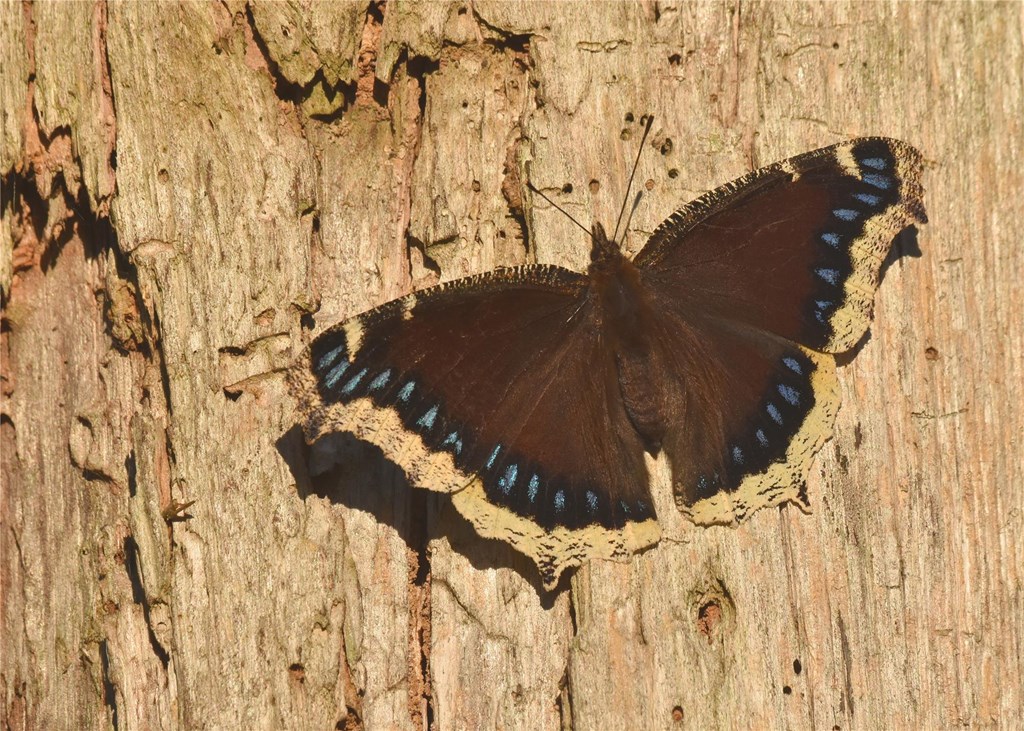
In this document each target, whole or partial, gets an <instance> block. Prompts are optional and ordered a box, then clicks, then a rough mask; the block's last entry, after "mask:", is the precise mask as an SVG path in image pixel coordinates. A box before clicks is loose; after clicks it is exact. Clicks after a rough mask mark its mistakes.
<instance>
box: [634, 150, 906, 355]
mask: <svg viewBox="0 0 1024 731" xmlns="http://www.w3.org/2000/svg"><path fill="white" fill-rule="evenodd" d="M921 169H922V160H921V154H920V153H919V152H918V151H917V150H915V149H914V148H913V147H911V146H910V145H908V144H906V143H904V142H900V141H899V140H892V139H885V138H880V137H866V138H861V139H855V140H850V141H848V142H843V143H840V144H837V145H832V146H831V147H826V148H822V149H820V150H814V151H812V152H807V153H804V154H802V155H798V156H796V157H792V158H790V159H788V160H783V161H781V162H777V163H775V164H773V165H769V166H767V167H764V168H761V169H760V170H755V171H753V172H751V173H749V174H747V175H745V176H743V177H742V178H739V179H738V180H734V181H732V182H730V183H727V184H726V185H723V186H721V187H719V188H717V189H716V190H713V191H711V192H709V193H706V194H705V195H703V196H701V197H700V198H698V199H697V200H695V201H692V202H691V203H688V204H687V205H686V206H684V207H683V208H681V209H680V210H679V211H677V212H676V213H674V214H672V216H670V217H669V218H668V219H667V220H665V222H664V223H662V224H661V225H660V226H658V228H657V229H656V230H655V231H654V233H653V234H652V235H651V238H650V239H649V240H648V242H647V244H646V245H645V246H644V248H643V249H642V250H641V251H640V253H639V254H638V255H637V256H636V258H635V259H634V261H633V263H634V264H635V265H636V266H637V267H638V268H640V269H641V270H642V271H643V273H644V278H645V280H646V281H647V282H648V283H650V284H651V286H652V287H660V288H662V289H663V290H665V291H666V292H670V293H673V295H674V296H675V297H677V298H682V299H686V300H688V306H689V307H690V308H691V309H695V310H697V309H699V310H702V311H706V312H712V313H714V314H715V315H717V316H718V317H720V318H722V319H731V320H736V321H739V322H743V323H746V324H748V325H751V326H753V327H757V328H762V329H764V330H768V331H770V332H773V333H775V334H777V335H781V336H783V337H785V338H788V339H789V340H792V341H794V342H798V343H801V344H802V345H804V346H807V347H810V348H813V349H815V350H818V351H821V352H828V353H839V352H843V351H845V350H849V349H850V348H852V347H853V346H854V345H856V343H857V341H858V340H859V339H860V338H861V337H862V336H863V334H864V332H865V331H866V330H867V328H868V325H869V324H870V321H871V313H872V307H873V301H874V295H875V290H876V288H877V287H878V280H879V272H880V270H881V266H882V262H883V260H884V259H885V257H886V255H887V253H888V251H889V249H890V247H891V245H892V242H893V239H894V237H895V236H896V235H897V234H898V233H899V232H900V231H901V230H903V229H904V228H906V227H907V226H910V225H912V224H914V223H923V222H925V220H926V218H925V213H924V204H923V202H922V196H923V192H922V188H921V181H920V178H921Z"/></svg>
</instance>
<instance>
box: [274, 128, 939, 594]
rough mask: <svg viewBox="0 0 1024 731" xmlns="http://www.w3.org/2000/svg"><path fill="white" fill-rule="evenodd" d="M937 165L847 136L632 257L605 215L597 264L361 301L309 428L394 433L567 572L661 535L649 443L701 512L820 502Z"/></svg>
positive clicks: (320, 363) (434, 472)
mask: <svg viewBox="0 0 1024 731" xmlns="http://www.w3.org/2000/svg"><path fill="white" fill-rule="evenodd" d="M649 129H650V121H648V130H649ZM641 146H642V144H641ZM921 169H922V161H921V155H920V153H918V152H917V151H916V150H915V149H914V148H913V147H911V146H910V145H908V144H906V143H903V142H900V141H898V140H893V139H885V138H878V137H867V138H860V139H854V140H850V141H847V142H842V143H840V144H836V145H833V146H831V147H825V148H823V149H819V150H815V151H812V152H807V153H805V154H802V155H798V156H796V157H792V158H789V159H787V160H783V161H781V162H777V163H775V164H773V165H769V166H767V167H764V168H761V169H759V170H755V171H753V172H751V173H749V174H747V175H745V176H743V177H741V178H739V179H738V180H734V181H732V182H730V183H726V184H725V185H723V186H722V187H720V188H717V189H715V190H712V191H710V192H708V193H706V194H704V195H702V196H700V197H699V198H697V199H696V200H694V201H692V202H690V203H688V204H686V205H685V206H683V207H682V208H680V209H679V210H678V211H676V212H675V213H673V214H672V215H671V216H669V217H668V218H667V219H666V220H665V221H664V222H663V223H662V224H661V225H659V226H658V227H657V228H656V229H655V231H654V232H653V234H652V235H651V237H650V238H649V240H648V241H647V243H646V244H645V246H644V247H643V248H642V250H641V251H640V252H639V253H638V254H637V255H636V256H635V257H634V258H633V259H632V260H630V259H628V258H627V257H626V256H624V255H623V253H622V252H621V250H620V245H619V243H618V242H616V241H615V235H614V234H613V235H612V237H609V236H608V235H607V234H606V232H605V230H604V229H603V228H602V227H601V225H600V224H595V225H594V226H593V228H592V231H591V232H590V233H591V237H592V245H591V263H590V266H589V268H588V270H587V272H586V273H578V272H574V271H570V270H567V269H563V268H561V267H557V266H550V265H531V266H520V267H513V268H506V269H498V270H496V271H492V272H488V273H485V274H480V275H477V276H472V277H467V278H464V279H458V280H455V281H451V282H447V283H444V284H440V285H438V286H435V287H431V288H429V289H425V290H422V291H419V292H415V293H413V294H410V295H408V296H406V297H403V298H401V299H396V300H393V301H391V302H387V303H386V304H383V305H381V306H379V307H377V308H375V309H372V310H370V311H368V312H365V313H363V314H360V315H357V316H355V317H352V318H351V319H348V320H345V321H344V322H342V323H340V324H337V325H335V326H334V327H331V328H330V329H328V330H326V331H325V332H323V333H322V334H321V335H320V336H318V337H317V338H316V339H314V340H313V342H312V343H311V345H310V347H309V348H308V349H307V350H306V351H305V352H304V353H303V354H302V355H301V356H300V357H299V358H298V359H297V360H296V362H295V364H294V365H293V366H292V368H291V369H290V370H289V374H288V381H289V388H290V391H291V393H292V394H293V395H294V396H295V397H296V399H297V401H298V405H299V413H300V414H301V420H302V428H303V432H304V435H305V438H306V440H307V442H309V443H313V442H315V441H316V440H318V439H320V438H321V437H324V436H325V435H329V434H331V433H334V432H347V433H350V434H352V435H354V436H355V437H357V438H358V439H361V440H365V441H367V442H371V443H373V444H375V445H376V446H378V447H379V448H380V449H381V450H382V451H383V453H384V455H385V456H386V457H387V458H388V459H390V460H391V461H393V462H395V463H396V464H397V465H398V466H400V467H401V468H402V469H403V470H404V471H405V473H406V475H407V477H408V479H409V481H410V483H411V484H412V485H413V486H415V487H419V488H425V489H429V490H435V491H440V492H444V493H449V494H451V499H452V502H453V504H454V505H455V507H456V509H457V510H458V511H459V512H460V513H461V514H462V515H463V516H465V517H466V518H467V519H468V520H469V521H470V522H471V523H472V525H473V526H474V527H475V529H476V530H477V532H478V533H480V534H481V535H483V536H486V537H490V538H497V539H500V540H503V541H506V542H507V543H509V544H510V545H511V546H513V547H514V548H515V549H517V550H518V551H520V552H522V553H524V554H526V555H527V556H529V557H531V558H532V559H533V560H534V562H535V563H536V564H537V566H538V569H539V571H540V575H541V577H542V580H543V583H544V585H545V587H546V588H548V589H551V588H553V587H554V586H555V585H556V584H557V582H558V580H559V577H560V576H561V574H562V573H563V572H564V571H565V570H566V569H569V568H572V567H575V566H578V565H580V564H581V563H583V562H585V561H587V560H589V559H592V558H619V559H621V558H624V557H626V556H629V555H630V554H632V553H634V552H636V551H639V550H642V549H644V548H646V547H648V546H650V545H652V544H654V543H655V542H657V541H658V540H659V538H660V535H661V531H660V528H659V525H658V522H657V516H656V514H655V510H654V507H653V503H652V499H651V476H650V475H649V473H648V469H647V465H646V462H645V454H649V455H652V456H656V455H659V454H662V453H663V454H664V455H665V456H666V457H667V459H668V462H669V465H670V467H671V473H672V490H673V494H674V497H675V502H676V505H677V507H678V508H679V510H680V511H682V512H683V513H684V514H685V515H686V516H687V517H689V518H690V519H691V520H692V521H693V522H695V523H697V524H703V525H707V524H737V523H739V522H740V521H742V520H743V519H745V518H746V517H747V516H749V515H750V514H751V513H753V512H754V511H756V510H759V509H761V508H764V507H768V506H775V505H780V504H782V503H786V502H793V503H796V504H798V505H800V506H802V507H804V508H805V509H806V507H807V498H806V495H805V487H804V486H805V480H806V477H807V473H808V470H809V467H810V462H811V458H812V457H813V455H814V453H815V452H816V451H817V450H818V449H819V448H820V447H821V446H822V444H823V443H824V442H825V441H826V440H827V439H829V438H830V437H831V431H832V426H833V423H834V420H835V416H836V411H837V409H838V406H839V392H838V382H837V378H836V373H835V357H834V356H835V355H836V354H838V353H843V352H845V351H849V350H850V349H851V348H853V347H854V346H855V345H856V344H857V343H858V341H859V340H860V339H861V338H862V337H863V335H864V333H865V332H866V330H867V328H868V326H869V324H870V321H871V316H872V307H873V299H874V294H875V290H876V289H877V287H878V281H879V276H880V269H881V266H882V263H883V260H884V259H885V257H886V254H887V253H888V251H889V249H890V247H891V245H892V242H893V239H894V237H895V236H896V235H897V234H898V233H899V232H900V231H901V230H903V229H904V228H907V227H908V226H911V225H913V224H916V223H924V222H926V216H925V211H924V205H923V201H922V196H923V191H922V187H921V182H920V177H921ZM634 170H635V167H634ZM534 190H535V189H534ZM620 218H621V216H620ZM627 228H628V225H627Z"/></svg>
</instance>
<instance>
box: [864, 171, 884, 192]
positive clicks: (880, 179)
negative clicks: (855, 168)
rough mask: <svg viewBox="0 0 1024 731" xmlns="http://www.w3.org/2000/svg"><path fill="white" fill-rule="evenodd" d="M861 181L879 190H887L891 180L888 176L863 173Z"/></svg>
mask: <svg viewBox="0 0 1024 731" xmlns="http://www.w3.org/2000/svg"><path fill="white" fill-rule="evenodd" d="M861 180H863V181H864V182H865V183H867V184H868V185H873V186H874V187H876V188H878V189H880V190H889V188H891V187H892V178H890V177H889V176H888V175H879V174H878V173H865V174H864V175H863V176H862V177H861Z"/></svg>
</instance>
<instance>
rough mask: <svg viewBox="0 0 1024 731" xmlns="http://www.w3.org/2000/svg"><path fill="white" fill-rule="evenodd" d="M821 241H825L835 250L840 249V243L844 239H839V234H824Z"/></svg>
mask: <svg viewBox="0 0 1024 731" xmlns="http://www.w3.org/2000/svg"><path fill="white" fill-rule="evenodd" d="M821 240H822V241H824V242H825V243H826V244H828V245H829V246H831V247H832V248H833V249H838V248H839V243H840V242H841V241H842V239H841V238H840V237H839V234H834V233H826V234H822V235H821Z"/></svg>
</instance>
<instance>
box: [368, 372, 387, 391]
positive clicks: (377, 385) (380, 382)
mask: <svg viewBox="0 0 1024 731" xmlns="http://www.w3.org/2000/svg"><path fill="white" fill-rule="evenodd" d="M389 380H391V369H390V368H388V369H387V370H386V371H384V372H383V373H381V374H380V375H379V376H377V377H376V378H374V379H373V380H372V381H370V386H369V389H368V390H370V391H379V390H380V389H382V388H384V387H385V386H386V385H388V381H389Z"/></svg>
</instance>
